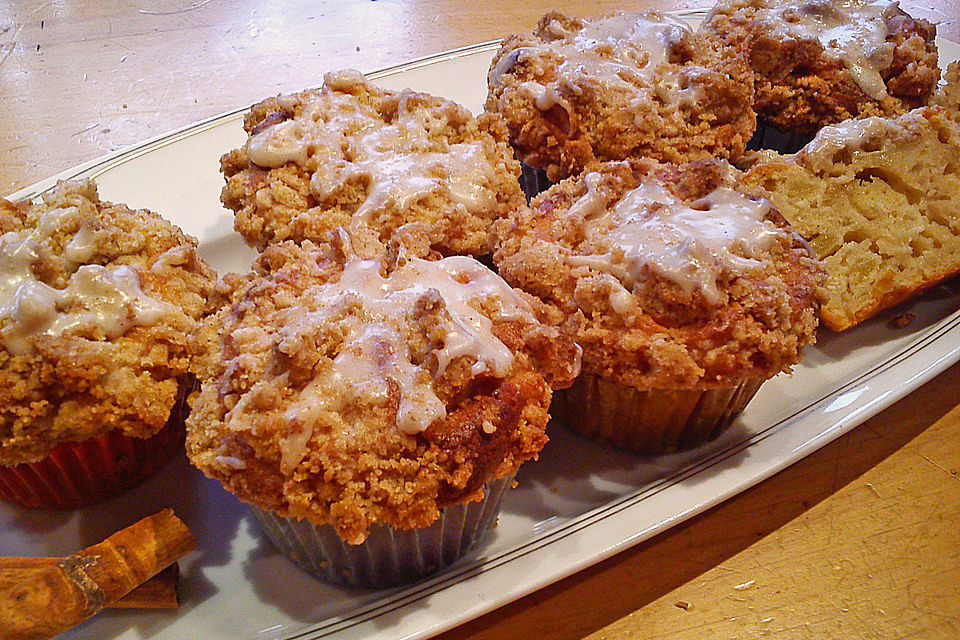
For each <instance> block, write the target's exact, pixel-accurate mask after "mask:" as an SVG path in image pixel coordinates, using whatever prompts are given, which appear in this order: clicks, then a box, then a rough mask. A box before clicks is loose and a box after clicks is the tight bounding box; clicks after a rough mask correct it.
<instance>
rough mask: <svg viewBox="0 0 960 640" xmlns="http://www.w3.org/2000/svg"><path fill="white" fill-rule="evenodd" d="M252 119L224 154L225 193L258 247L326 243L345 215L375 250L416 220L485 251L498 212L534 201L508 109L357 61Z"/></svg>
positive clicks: (433, 241)
mask: <svg viewBox="0 0 960 640" xmlns="http://www.w3.org/2000/svg"><path fill="white" fill-rule="evenodd" d="M244 128H245V129H246V130H247V132H248V133H249V134H250V137H249V139H248V140H247V143H246V144H245V145H244V146H243V147H241V148H240V149H237V150H234V151H231V152H230V153H228V154H226V155H225V156H224V157H223V158H222V160H221V165H222V169H223V174H224V176H225V177H226V179H227V184H226V187H225V188H224V190H223V194H222V200H223V203H224V204H225V205H226V206H227V207H229V208H230V209H232V210H233V211H234V212H235V213H236V216H237V217H236V224H235V226H236V229H237V231H239V232H240V234H241V235H242V236H243V237H244V239H245V240H246V241H247V242H248V243H249V244H250V245H252V246H255V247H257V248H260V249H262V248H263V247H264V246H266V245H267V244H268V243H271V242H280V241H283V240H293V241H295V242H301V241H303V240H313V241H314V242H326V241H327V239H328V234H329V233H330V231H332V230H333V229H335V228H337V227H341V226H342V227H345V228H347V229H349V230H350V233H351V235H352V236H353V237H354V241H355V243H356V245H357V246H356V250H357V251H358V252H360V253H361V254H362V255H366V256H367V257H372V256H373V255H375V254H376V253H377V251H378V246H379V244H380V243H385V242H387V241H388V240H389V239H390V237H391V235H392V234H393V233H394V232H395V231H396V230H397V229H398V228H400V227H403V226H404V225H408V224H411V223H415V224H417V225H419V226H421V227H422V228H423V229H424V230H425V231H426V233H427V234H428V236H429V238H430V245H431V246H432V247H433V248H434V249H436V250H438V251H440V252H441V253H443V254H446V255H450V254H469V255H475V256H482V255H485V254H488V253H489V252H490V237H489V232H490V224H491V223H492V222H493V220H495V219H496V218H498V217H501V216H504V215H506V214H507V213H508V212H509V211H512V210H513V209H514V208H516V207H517V206H520V205H522V204H524V202H525V200H524V197H523V193H522V192H521V190H520V187H519V184H518V178H519V176H520V166H519V164H518V163H517V161H516V160H514V159H513V153H512V151H511V150H510V147H509V146H508V144H507V134H506V130H505V128H504V125H503V122H502V121H501V119H500V118H499V117H498V116H495V115H491V114H483V115H480V116H479V117H476V118H474V117H473V116H472V115H471V114H470V112H469V111H468V110H466V109H464V108H463V107H460V106H459V105H456V104H454V103H453V102H450V101H449V100H445V99H442V98H437V97H434V96H430V95H427V94H424V93H417V92H414V91H411V90H409V89H407V90H403V91H387V90H384V89H379V88H377V87H375V86H373V85H372V84H370V83H368V82H367V81H366V79H365V78H364V77H363V75H362V74H360V73H359V72H357V71H351V70H347V71H341V72H337V73H328V74H327V75H326V76H325V78H324V84H323V87H322V88H321V89H319V90H308V91H302V92H300V93H295V94H291V95H285V96H279V97H277V98H270V99H268V100H264V101H263V102H261V103H260V104H257V105H254V107H253V108H252V109H251V111H250V113H249V114H247V116H246V118H245V119H244ZM370 245H372V247H370ZM368 247H370V248H369V249H368Z"/></svg>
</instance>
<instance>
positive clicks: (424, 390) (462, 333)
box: [224, 256, 536, 474]
mask: <svg viewBox="0 0 960 640" xmlns="http://www.w3.org/2000/svg"><path fill="white" fill-rule="evenodd" d="M381 269H382V265H381V263H380V261H378V260H355V261H349V262H347V263H346V264H345V265H344V267H343V271H342V274H341V275H340V278H339V279H338V280H337V281H335V282H325V283H322V284H317V285H314V286H312V287H310V288H309V289H307V290H306V291H304V294H303V296H302V298H303V299H304V300H309V303H308V304H293V305H291V306H290V307H288V308H287V309H286V310H285V311H284V313H283V316H284V318H283V325H282V326H281V327H280V328H279V329H277V335H276V336H274V338H273V339H274V340H275V341H277V349H278V350H279V351H280V352H281V353H284V354H289V355H290V357H296V352H297V351H298V350H300V349H302V348H303V347H304V345H305V344H307V343H308V342H309V340H310V338H309V336H315V335H316V334H317V333H318V331H320V330H321V327H323V326H324V325H325V324H329V323H336V324H337V330H338V338H337V341H338V342H339V345H337V347H336V349H335V350H336V352H337V354H336V355H335V356H333V357H332V358H330V360H329V361H328V362H327V363H326V366H325V367H322V368H320V369H319V370H318V371H317V374H316V376H315V377H314V379H313V380H312V381H310V382H309V383H308V384H307V385H306V386H305V387H303V389H302V390H301V391H300V392H299V394H298V396H297V397H296V399H292V401H291V403H290V405H289V406H288V408H287V409H286V411H285V419H286V420H288V421H289V424H290V425H291V429H290V433H289V434H288V435H287V437H285V438H284V440H283V443H282V460H281V464H280V467H281V471H282V472H283V473H285V474H288V473H290V472H292V470H293V469H294V468H296V466H297V465H298V464H299V463H300V461H301V460H302V459H303V457H304V456H305V455H306V450H307V443H308V442H309V441H310V438H311V437H312V435H313V425H315V424H316V423H317V420H318V418H319V416H320V414H321V413H323V412H325V411H336V412H340V411H343V410H345V409H346V408H347V407H348V406H350V405H361V406H362V405H381V404H384V403H388V402H389V401H390V400H391V396H392V395H398V396H399V404H398V406H397V410H396V426H397V428H399V429H400V430H401V431H403V432H404V433H408V434H414V433H419V432H422V431H423V430H425V429H426V428H427V427H429V426H430V425H431V424H433V423H434V422H436V421H438V420H442V419H443V418H445V417H446V409H445V407H444V403H443V401H442V400H441V399H440V398H439V397H438V396H437V394H436V392H435V391H434V388H433V383H434V380H435V378H438V377H440V376H442V375H443V374H444V372H445V370H446V369H447V367H448V365H449V364H450V363H451V362H452V361H453V360H455V359H457V358H461V357H468V358H470V359H471V360H472V361H473V364H472V365H471V367H470V374H471V375H472V376H478V375H480V374H486V375H488V376H492V377H497V378H503V377H505V376H507V374H508V373H509V371H510V368H511V366H512V365H513V361H514V354H513V352H512V351H511V350H510V349H509V348H508V347H507V346H506V345H505V344H504V343H503V342H502V341H501V340H500V339H498V338H497V336H496V335H495V334H494V333H493V321H492V320H491V319H490V316H495V317H497V318H498V319H500V320H516V321H526V322H531V323H536V319H535V318H534V316H533V312H532V309H531V308H530V306H529V304H527V303H526V302H525V301H524V300H523V299H522V298H520V296H519V295H518V294H517V293H516V292H515V291H514V290H513V289H511V287H510V286H509V285H507V284H506V283H505V282H504V281H503V280H502V279H500V277H499V276H497V275H496V274H494V273H493V272H492V271H490V270H489V269H487V268H486V267H484V266H483V265H481V264H480V263H479V262H477V261H476V260H473V259H472V258H468V257H464V256H454V257H450V258H445V259H443V260H439V261H427V260H421V259H417V258H408V259H405V261H404V262H403V263H402V264H400V265H398V266H397V268H396V269H395V270H393V271H392V272H391V273H390V274H389V275H388V276H384V275H383V274H382V272H381ZM425 304H426V305H442V307H443V309H444V311H443V312H441V313H439V314H437V321H436V322H435V323H433V324H432V326H431V331H432V332H434V337H437V338H439V344H437V345H420V346H419V348H415V347H414V346H413V345H414V344H415V341H414V340H411V339H410V337H409V336H407V335H405V333H406V331H405V329H404V327H405V325H406V324H408V322H409V318H411V317H416V316H417V315H418V314H421V313H423V307H424V305H425ZM481 304H482V305H486V306H487V311H486V313H483V312H481V311H480V309H479V307H480V305H481ZM491 305H492V306H491ZM491 312H493V313H491ZM234 338H239V339H241V340H244V341H247V340H261V339H264V340H266V339H269V338H268V337H267V335H266V334H265V333H264V332H263V330H262V329H244V328H241V329H238V330H237V331H235V332H234ZM264 383H265V384H268V385H269V384H275V385H277V386H284V387H285V386H287V385H289V383H290V380H289V373H288V372H283V373H280V374H279V375H278V376H277V377H276V378H275V379H274V380H273V381H269V380H266V381H264ZM255 398H256V394H248V395H245V396H243V397H241V398H240V401H239V402H238V403H237V404H236V405H235V406H234V407H233V408H232V409H231V410H230V411H229V412H228V413H227V414H226V416H225V418H224V421H225V422H226V424H227V425H228V426H229V424H230V423H231V421H233V420H237V421H239V423H240V425H241V426H245V425H246V422H248V421H249V416H248V415H246V414H247V412H248V409H250V407H248V406H247V405H248V404H249V403H250V402H251V401H252V400H253V399H255Z"/></svg>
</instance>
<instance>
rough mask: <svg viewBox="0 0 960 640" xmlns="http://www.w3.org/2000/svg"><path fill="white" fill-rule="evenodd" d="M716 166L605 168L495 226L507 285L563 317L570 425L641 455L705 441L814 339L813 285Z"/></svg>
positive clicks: (804, 261)
mask: <svg viewBox="0 0 960 640" xmlns="http://www.w3.org/2000/svg"><path fill="white" fill-rule="evenodd" d="M739 178H740V176H739V172H738V171H737V170H736V169H734V168H733V167H732V166H730V165H729V164H728V163H727V162H725V161H723V160H697V161H694V162H691V163H688V164H685V165H680V166H678V165H671V164H660V163H657V162H654V161H651V160H631V161H621V162H609V163H606V164H603V165H600V166H598V167H595V168H594V169H593V170H591V171H590V172H588V173H586V174H584V175H583V176H580V177H575V178H568V179H567V180H564V181H562V182H560V183H558V184H556V185H554V186H553V187H551V188H550V189H549V190H547V191H546V192H544V193H542V194H540V195H539V196H537V198H535V199H534V200H533V202H532V203H531V207H530V209H528V210H525V211H521V212H520V213H519V214H517V215H515V216H513V217H511V218H510V219H509V220H507V221H504V222H503V223H501V224H499V225H498V229H497V232H498V247H497V250H496V251H495V253H494V261H495V262H496V265H497V267H498V268H499V271H500V274H501V275H502V276H503V278H504V279H505V280H506V281H507V282H509V283H510V284H512V285H514V286H516V287H518V288H520V289H523V290H524V291H527V292H528V293H531V294H533V295H535V296H537V297H539V298H540V299H541V300H542V301H543V302H545V303H546V304H548V305H550V306H552V307H553V308H554V309H556V310H558V311H559V312H561V313H562V314H563V315H564V319H563V321H562V322H561V324H560V328H561V330H562V331H563V332H564V333H565V334H566V335H568V336H570V337H571V338H573V339H574V340H576V342H577V343H578V344H579V345H580V346H581V347H582V349H583V364H582V369H583V372H582V373H581V375H580V376H579V377H578V378H577V380H576V381H575V382H574V384H573V386H572V387H571V388H570V389H568V390H567V391H565V392H562V393H558V397H557V399H556V400H557V401H556V402H555V403H554V404H555V410H556V413H557V415H558V416H559V417H560V418H561V420H565V422H566V425H567V427H569V428H570V429H572V430H574V431H576V432H578V433H580V434H581V435H585V436H587V437H590V438H593V439H596V440H600V441H603V442H608V443H611V444H613V445H615V446H618V447H621V448H626V449H630V450H633V451H637V452H645V453H660V452H665V451H671V450H675V449H680V448H685V447H690V446H693V445H695V444H697V443H700V442H702V441H704V440H706V439H709V438H711V437H713V436H715V435H717V434H718V433H719V432H720V431H721V430H722V429H723V428H725V427H726V426H727V425H728V424H729V422H730V420H731V419H732V418H733V417H734V416H735V415H736V414H737V413H739V412H740V411H741V410H742V409H743V407H744V406H746V403H747V402H748V401H749V399H750V398H751V397H752V396H753V394H754V393H755V391H756V390H757V388H758V387H759V386H760V384H761V383H762V382H763V381H765V380H766V379H768V378H770V377H772V376H774V375H776V374H777V373H779V372H781V371H789V370H790V368H791V366H792V365H794V364H795V363H797V362H798V361H799V359H800V356H801V350H802V348H803V347H804V346H805V345H807V344H810V343H812V342H814V340H815V331H816V327H817V313H818V308H819V304H820V297H821V295H822V291H821V288H822V279H823V274H822V270H821V267H820V265H819V263H818V262H817V260H816V258H815V257H814V256H813V254H812V252H811V250H810V248H809V246H808V245H807V243H806V242H805V241H804V240H803V239H802V238H800V237H799V236H798V235H797V234H796V233H795V232H793V231H791V230H790V228H789V227H788V225H787V224H786V222H785V221H784V220H783V218H782V217H781V216H780V214H779V213H778V212H777V210H776V209H775V208H773V207H772V206H771V205H770V203H769V201H767V200H766V199H765V198H763V197H761V196H758V195H755V194H754V193H752V192H751V191H750V190H747V189H744V188H743V187H741V186H740V184H739Z"/></svg>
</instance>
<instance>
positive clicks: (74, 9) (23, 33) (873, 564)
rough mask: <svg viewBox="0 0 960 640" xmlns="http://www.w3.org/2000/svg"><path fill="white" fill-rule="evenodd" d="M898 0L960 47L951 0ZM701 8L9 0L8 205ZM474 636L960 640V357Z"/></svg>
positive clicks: (475, 624)
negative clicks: (356, 77)
mask: <svg viewBox="0 0 960 640" xmlns="http://www.w3.org/2000/svg"><path fill="white" fill-rule="evenodd" d="M902 4H903V7H904V8H905V9H906V10H907V11H909V12H911V13H912V14H913V15H916V16H920V17H926V18H928V19H931V20H933V21H937V22H940V23H941V27H940V30H939V33H940V35H942V36H944V37H947V38H950V39H952V40H955V41H957V40H960V20H958V18H960V15H958V14H960V9H958V8H957V6H956V0H909V1H907V0H904V2H903V3H902ZM707 6H708V4H707V3H706V2H700V3H698V2H695V1H690V0H681V1H676V0H661V1H659V2H651V1H650V0H638V1H636V2H616V1H611V0H604V1H600V2H593V3H585V2H582V3H578V2H568V1H557V2H547V1H543V0H535V1H525V2H516V3H497V2H493V1H491V0H471V1H469V2H466V1H449V0H447V1H445V0H422V1H420V2H416V1H413V0H405V1H404V0H376V1H370V0H342V1H337V0H328V1H318V2H309V1H307V0H286V1H283V2H265V1H253V0H246V1H238V2H229V3H228V2H219V1H217V0H200V1H194V2H190V1H187V0H167V1H156V2H147V1H146V0H140V1H139V2H134V1H130V2H111V3H106V2H93V1H87V2H80V1H77V2H58V1H54V2H42V3H34V2H28V1H27V0H8V1H7V2H4V3H2V4H0V91H2V98H0V154H2V158H3V161H2V163H0V193H2V194H7V193H10V192H12V191H14V190H16V189H19V188H22V187H25V186H28V185H30V184H32V183H33V182H35V181H37V180H39V179H41V178H45V177H48V176H50V175H53V174H55V173H58V172H60V171H62V170H64V169H67V168H69V167H72V166H74V165H76V164H79V163H80V162H83V161H86V160H90V159H93V158H96V157H98V156H101V155H103V154H105V153H107V152H110V151H113V150H115V149H118V148H121V147H124V146H127V145H131V144H134V143H137V142H139V141H141V140H144V139H146V138H149V137H151V136H155V135H157V134H160V133H163V132H166V131H169V130H171V129H174V128H176V127H180V126H183V125H186V124H189V123H191V122H194V121H197V120H200V119H202V118H206V117H209V116H212V115H216V114H218V113H221V112H224V111H227V110H230V109H234V108H236V107H240V106H243V105H246V104H250V103H252V102H255V101H257V100H259V99H261V98H263V97H266V96H269V95H274V94H276V93H278V92H281V91H291V90H296V89H300V88H303V87H307V86H315V85H317V84H319V83H320V80H321V78H322V73H323V72H324V71H326V70H330V69H337V68H344V67H355V68H359V69H361V70H371V69H375V68H379V67H383V66H386V65H389V64H395V63H400V62H403V61H406V60H409V59H411V58H414V57H418V56H422V55H426V54H430V53H435V52H439V51H442V50H445V49H451V48H454V47H459V46H464V45H468V44H473V43H476V42H481V41H485V40H491V39H494V38H498V37H501V36H503V35H505V34H507V33H510V32H514V31H526V30H530V29H532V27H533V25H534V24H535V22H536V20H537V18H538V17H539V16H540V15H542V14H543V13H544V12H545V11H547V10H550V9H557V10H560V11H564V12H569V13H574V14H578V13H582V14H589V15H594V14H597V13H601V12H603V11H607V10H612V9H616V8H625V9H633V10H636V9H637V8H646V7H658V8H662V9H671V10H672V9H688V8H698V7H702V8H705V7H707ZM134 204H135V203H134ZM958 206H960V203H958ZM954 282H956V281H954ZM952 286H956V285H955V284H954V285H952ZM466 636H471V637H476V638H489V639H494V638H497V639H500V638H523V639H524V640H539V639H547V638H549V639H551V640H556V639H566V638H583V637H586V636H590V637H591V638H596V639H599V638H606V639H614V638H717V639H720V638H765V637H771V638H778V639H793V638H797V639H800V638H884V639H888V638H908V637H912V638H960V365H954V366H953V367H952V368H950V369H948V370H947V371H946V372H945V373H943V374H941V375H940V376H938V377H937V378H935V379H934V380H932V381H931V382H929V383H927V384H926V385H924V386H923V387H922V388H920V389H919V390H917V391H915V392H914V393H912V394H911V395H909V396H908V397H906V398H905V399H903V400H901V401H900V402H898V403H896V404H895V405H893V406H892V407H890V408H889V409H887V410H885V411H883V412H882V413H880V414H879V415H877V416H876V417H874V418H873V419H871V420H869V421H867V422H866V423H864V424H863V425H861V426H859V427H857V428H856V429H854V430H853V431H852V432H850V433H849V434H847V435H846V436H843V437H841V438H840V439H838V440H836V441H835V442H833V443H832V444H830V445H828V446H826V447H824V448H823V449H821V450H820V451H818V452H816V453H814V454H812V455H810V456H808V457H807V458H805V459H804V460H802V461H801V462H799V463H797V464H795V465H793V466H791V467H789V468H788V469H786V470H785V471H783V472H781V473H779V474H778V475H776V476H774V477H773V478H771V479H769V480H767V481H765V482H763V483H761V484H760V485H758V486H756V487H754V488H753V489H750V490H748V491H746V492H744V493H742V494H741V495H739V496H737V497H735V498H733V499H731V500H728V501H726V502H724V503H723V504H721V505H719V506H718V507H716V508H714V509H712V510H710V511H708V512H707V513H704V514H702V515H700V516H698V517H695V518H693V519H691V520H689V521H687V522H685V523H683V524H681V525H679V526H677V527H674V528H673V529H671V530H669V531H667V532H666V533H664V534H661V535H659V536H657V537H655V538H653V539H651V540H649V541H647V542H645V543H642V544H640V545H639V546H637V547H634V548H633V549H630V550H628V551H625V552H622V553H620V554H619V555H617V556H615V557H613V558H611V559H610V560H607V561H605V562H603V563H601V564H600V565H597V566H595V567H592V568H590V569H587V570H584V571H582V572H580V573H578V574H576V575H574V576H572V577H570V578H568V579H566V580H563V581H561V582H559V583H557V584H555V585H553V586H550V587H547V588H544V589H542V590H540V591H537V592H536V593H534V594H532V595H530V596H527V597H525V598H523V599H521V600H519V601H517V602H514V603H511V604H509V605H506V606H504V607H502V608H500V609H498V610H496V611H494V612H492V613H489V614H487V615H485V616H483V617H481V618H479V619H477V620H474V621H472V622H469V623H467V624H465V625H462V626H461V627H458V628H456V629H454V630H452V631H450V632H448V633H447V634H444V635H443V636H441V637H442V638H444V639H445V640H446V639H448V638H449V639H452V638H460V637H466Z"/></svg>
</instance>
